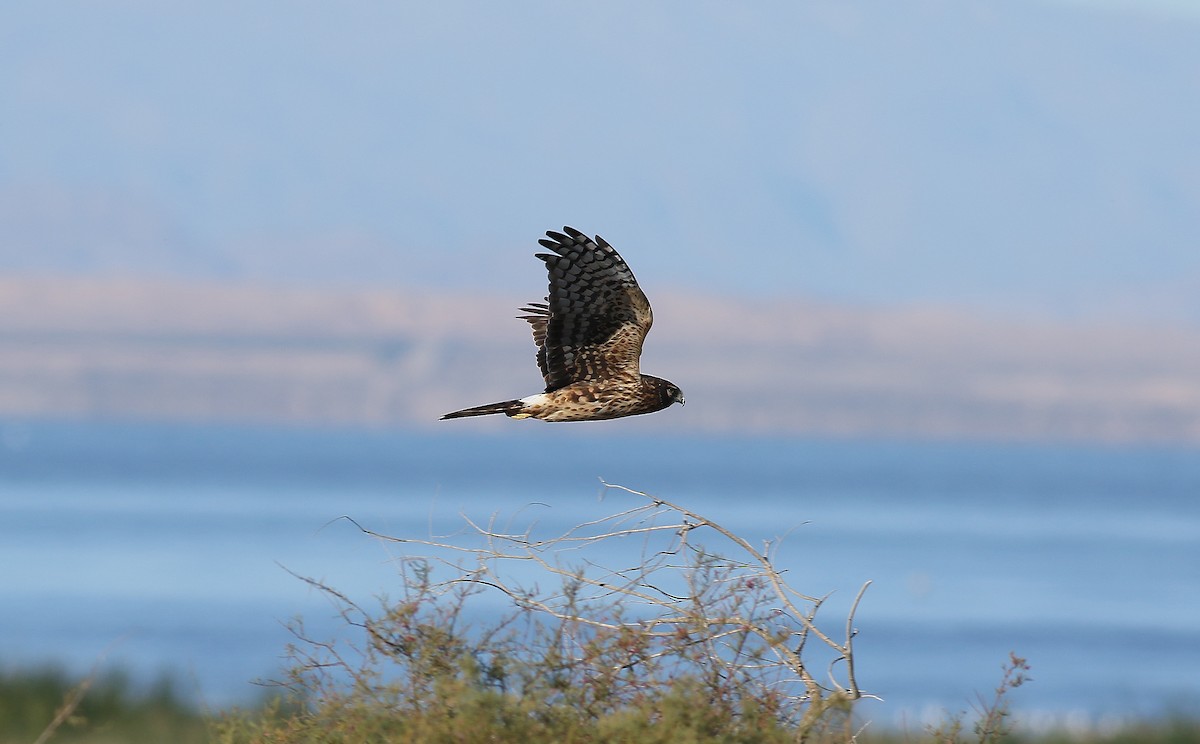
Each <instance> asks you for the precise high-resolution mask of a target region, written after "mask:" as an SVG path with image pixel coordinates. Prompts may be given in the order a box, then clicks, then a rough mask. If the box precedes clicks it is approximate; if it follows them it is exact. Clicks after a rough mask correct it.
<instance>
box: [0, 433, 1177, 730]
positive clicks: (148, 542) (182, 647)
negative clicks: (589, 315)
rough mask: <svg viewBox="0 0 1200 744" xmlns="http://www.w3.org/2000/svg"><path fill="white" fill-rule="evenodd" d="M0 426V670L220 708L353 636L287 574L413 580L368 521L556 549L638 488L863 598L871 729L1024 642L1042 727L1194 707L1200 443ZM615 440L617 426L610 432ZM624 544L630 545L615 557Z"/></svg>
mask: <svg viewBox="0 0 1200 744" xmlns="http://www.w3.org/2000/svg"><path fill="white" fill-rule="evenodd" d="M461 431H462V429H461V428H460V429H457V430H455V429H451V428H449V427H447V429H446V430H445V431H438V432H436V433H435V434H429V433H414V432H398V431H363V430H294V429H268V428H227V427H214V426H165V425H131V424H126V425H106V424H99V423H87V424H83V423H21V422H9V423H7V424H3V425H0V435H2V438H0V664H3V665H5V666H15V665H25V664H40V663H43V662H55V663H60V664H63V665H65V666H67V667H69V668H70V669H72V670H75V671H79V672H84V671H86V670H88V669H89V668H90V667H91V666H92V665H93V664H94V663H96V662H97V661H100V660H102V661H101V663H102V665H104V666H114V665H116V666H123V667H126V668H129V669H131V670H132V671H133V672H134V673H135V674H136V675H138V676H141V677H144V678H147V679H149V678H152V677H153V676H154V675H156V674H158V673H161V672H171V673H174V674H176V675H177V676H178V677H179V678H181V679H182V680H183V681H184V682H185V685H184V687H185V690H184V691H185V692H186V693H188V694H191V693H193V692H194V694H195V696H196V697H197V699H199V700H202V701H204V702H207V703H208V704H212V705H223V704H227V703H230V702H236V701H246V700H250V699H252V698H253V696H254V695H256V694H257V693H258V692H259V689H258V688H256V687H254V686H253V685H252V684H251V681H252V680H254V679H257V678H270V677H278V676H279V675H280V670H281V668H282V665H283V664H284V663H285V662H284V660H283V659H282V658H281V657H282V656H283V654H284V649H285V647H286V645H287V643H288V642H289V641H290V640H291V637H290V635H289V633H288V631H287V629H286V627H285V626H286V624H287V622H288V621H289V620H290V619H292V618H294V617H297V616H302V617H303V618H304V620H305V623H306V625H307V626H308V628H309V630H310V632H311V633H312V634H314V635H317V636H322V635H328V636H334V635H337V634H345V633H347V632H348V631H347V628H346V627H345V625H344V623H343V622H342V621H340V620H338V619H337V618H336V608H334V607H332V606H331V605H330V604H329V602H328V601H327V600H326V599H325V598H324V597H322V596H321V595H320V594H319V593H317V592H314V591H313V590H312V589H310V588H309V586H308V585H307V584H305V583H304V582H302V581H300V580H298V579H297V578H295V577H294V576H293V575H292V573H290V572H295V573H297V574H301V575H306V576H312V577H315V578H319V579H321V580H323V581H325V582H327V583H328V584H329V585H331V586H333V587H335V588H337V589H339V590H341V591H343V592H345V593H346V594H347V595H349V596H351V597H353V598H355V599H357V600H362V601H365V602H367V603H370V602H371V601H372V598H373V597H375V596H378V595H384V594H389V593H392V594H394V593H395V592H396V591H397V590H398V588H399V581H398V579H397V574H396V570H397V569H396V564H395V562H394V558H395V556H396V554H397V550H396V548H395V547H394V546H393V547H389V546H387V545H384V544H381V543H380V542H378V541H376V540H373V539H371V538H369V537H368V536H366V535H364V534H363V533H362V532H360V531H359V530H358V529H357V528H356V527H355V526H354V525H353V524H351V523H350V522H348V521H345V520H338V517H340V516H342V515H348V516H350V517H353V519H354V520H356V521H357V522H358V523H360V524H362V525H363V526H365V527H368V528H370V529H372V530H376V531H378V532H383V533H386V534H390V535H396V536H402V537H424V536H428V535H429V534H431V533H447V532H452V531H453V530H454V529H456V527H457V526H459V525H461V523H462V522H461V516H460V513H461V514H463V515H467V516H469V517H471V518H472V519H476V520H486V519H488V518H489V517H490V516H491V515H493V514H496V515H499V516H500V517H501V518H504V519H509V518H511V519H513V520H514V521H516V522H521V523H527V522H529V521H530V520H533V519H536V520H537V522H538V524H539V526H538V529H539V530H544V531H545V532H546V534H547V535H550V534H553V533H555V532H556V531H560V530H561V529H565V528H566V527H567V526H570V525H572V524H575V523H577V522H582V521H585V520H589V519H596V518H599V517H603V516H605V515H607V514H611V513H613V512H615V511H620V510H621V509H624V508H629V507H632V506H636V505H638V504H639V502H638V501H637V499H636V497H633V496H629V495H626V494H620V493H618V492H615V491H611V490H609V491H607V492H605V495H604V498H603V500H600V499H599V495H600V494H601V492H602V491H603V489H602V487H601V486H600V483H599V478H603V479H605V480H606V481H608V482H610V483H618V484H621V485H624V486H628V487H630V488H634V489H637V490H640V491H647V492H651V493H654V494H657V495H660V496H662V497H663V498H666V499H669V500H671V501H674V502H676V503H679V504H681V505H683V506H685V507H686V508H688V509H691V510H694V511H696V512H699V513H701V514H703V515H704V516H706V517H708V518H710V519H713V520H715V521H716V522H719V523H721V524H723V525H724V526H726V527H729V528H731V529H733V530H735V531H737V532H738V533H739V534H741V535H742V536H744V537H746V538H747V539H749V540H751V542H752V543H755V544H761V541H762V540H765V539H773V538H776V537H779V536H782V535H784V534H786V535H787V537H786V540H785V541H784V543H783V547H782V548H781V550H780V552H779V564H780V565H781V566H782V567H784V568H786V569H787V570H788V580H789V581H790V582H791V584H792V585H793V586H794V587H795V588H797V589H799V590H801V591H803V592H805V593H807V594H812V595H824V594H826V593H830V592H832V593H833V595H832V599H831V600H830V603H829V606H828V607H827V608H825V609H823V611H822V612H823V613H826V614H825V615H824V616H825V619H826V621H827V622H828V623H830V624H831V626H833V627H837V625H838V623H840V622H841V620H840V619H839V614H838V613H839V612H840V613H842V617H844V610H845V608H846V607H847V606H848V603H849V601H850V599H852V598H853V596H854V594H855V592H856V591H857V590H858V588H859V586H861V585H862V583H863V582H865V581H867V580H870V581H872V582H873V584H872V586H871V588H870V590H869V591H868V592H867V594H866V596H865V598H864V600H863V603H862V605H861V607H860V609H859V612H858V617H857V622H856V626H857V627H858V629H859V636H858V638H857V640H856V651H857V655H858V676H859V683H860V685H861V686H862V687H863V688H864V689H865V690H867V691H869V692H871V693H875V694H878V695H879V696H880V697H882V698H883V702H876V701H867V702H865V703H864V705H865V706H869V707H864V708H863V713H864V714H865V715H868V716H870V717H874V718H876V719H878V720H882V721H887V722H901V721H908V722H910V723H912V722H914V721H917V722H919V720H921V719H923V718H929V717H936V716H939V715H941V713H942V712H943V711H949V712H952V713H953V712H957V711H964V710H967V711H969V710H970V708H971V706H972V704H973V703H974V702H975V701H976V696H977V695H978V694H982V695H984V696H989V695H990V694H991V691H992V689H993V688H994V687H995V686H996V684H997V682H998V681H999V679H1000V671H1001V666H1002V665H1003V664H1004V663H1005V662H1006V661H1007V659H1008V654H1009V652H1010V651H1013V652H1016V653H1017V654H1019V655H1021V656H1023V657H1025V658H1027V659H1028V660H1029V663H1030V664H1031V666H1032V672H1031V676H1032V678H1033V681H1032V682H1030V683H1029V684H1028V685H1026V686H1024V687H1022V688H1021V689H1020V690H1018V691H1016V692H1015V693H1014V695H1013V702H1014V706H1015V708H1016V710H1017V712H1018V714H1020V715H1022V716H1025V717H1027V718H1031V719H1039V718H1041V719H1051V718H1052V719H1055V720H1064V719H1066V720H1090V721H1096V720H1101V719H1104V718H1105V717H1125V716H1146V715H1157V714H1161V713H1163V712H1169V711H1185V712H1191V713H1193V714H1197V713H1200V672H1198V671H1197V670H1198V669H1200V499H1198V497H1200V452H1197V451H1194V450H1186V449H1178V450H1171V449H1147V448H1115V447H1067V446H1031V445H996V444H945V443H901V442H882V441H835V442H830V441H815V440H806V439H771V438H742V439H719V438H701V437H678V436H675V437H655V436H650V435H641V436H638V435H630V434H628V431H630V429H621V430H620V431H622V432H624V433H622V434H621V435H620V436H616V435H606V430H605V429H604V427H603V426H599V427H591V428H589V427H586V426H584V427H572V426H569V425H564V426H558V427H555V426H541V427H538V426H536V425H535V426H529V425H528V424H526V425H520V424H513V425H512V426H511V427H508V428H505V429H501V430H498V433H497V434H495V435H479V434H461V433H458V432H461ZM609 431H611V430H609ZM616 549H619V548H616Z"/></svg>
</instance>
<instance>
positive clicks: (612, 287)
mask: <svg viewBox="0 0 1200 744" xmlns="http://www.w3.org/2000/svg"><path fill="white" fill-rule="evenodd" d="M563 231H564V232H565V233H566V234H565V235H564V234H563V233H558V232H554V231H549V232H547V233H546V235H547V237H549V240H547V239H545V238H543V239H541V240H539V241H538V242H539V243H540V244H541V245H542V246H544V247H546V248H549V249H550V250H551V251H553V253H539V254H537V257H538V258H540V259H542V260H543V261H545V262H546V268H547V269H548V270H549V272H550V289H549V293H548V294H547V296H546V301H545V302H544V303H542V302H531V303H529V304H528V305H527V306H525V307H523V308H521V312H522V313H525V314H524V315H520V316H517V317H518V318H519V319H520V320H525V321H528V322H529V325H530V327H531V328H532V330H533V340H534V343H536V344H537V363H538V367H539V368H540V369H541V371H542V377H543V378H544V379H545V381H546V390H545V392H542V393H538V394H536V395H530V396H528V397H526V398H520V399H518V400H506V401H503V402H501V403H492V404H491V405H486V406H477V407H475V408H465V409H463V410H461V411H454V412H453V413H447V414H446V415H445V416H442V419H452V418H462V417H464V416H486V415H487V414H490V413H503V414H505V415H506V416H511V417H512V418H518V419H522V418H537V419H542V420H543V421H599V420H602V419H614V418H620V417H622V416H635V415H637V414H641V413H653V412H655V411H661V410H662V409H664V408H666V407H668V406H670V405H671V404H672V403H679V404H680V405H683V402H684V400H683V393H682V392H680V390H679V388H678V387H676V386H675V385H674V384H672V383H670V382H668V381H666V380H663V379H660V378H658V377H651V376H650V375H643V374H642V373H641V369H640V367H639V364H638V360H639V358H640V357H641V355H642V341H643V340H645V338H646V333H648V332H649V331H650V324H651V323H652V322H653V321H654V316H653V314H652V313H651V312H650V302H649V301H647V300H646V295H645V294H643V293H642V290H641V288H640V287H638V283H637V280H636V279H634V278H633V272H632V271H630V270H629V266H627V265H626V264H625V261H624V259H622V258H621V256H620V255H619V254H618V253H617V252H616V250H614V249H613V247H612V246H611V245H609V244H608V243H607V242H606V241H605V240H604V238H601V237H600V236H599V235H597V236H596V239H595V240H592V239H591V238H589V237H588V236H586V235H584V234H583V233H581V232H580V231H578V230H576V229H575V228H573V227H564V228H563Z"/></svg>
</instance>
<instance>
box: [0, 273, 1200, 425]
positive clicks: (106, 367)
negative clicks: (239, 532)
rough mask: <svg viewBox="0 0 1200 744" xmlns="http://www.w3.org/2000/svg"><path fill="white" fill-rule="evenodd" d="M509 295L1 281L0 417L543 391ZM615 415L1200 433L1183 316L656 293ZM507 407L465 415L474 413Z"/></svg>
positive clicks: (411, 400) (285, 417)
mask: <svg viewBox="0 0 1200 744" xmlns="http://www.w3.org/2000/svg"><path fill="white" fill-rule="evenodd" d="M529 299H534V298H531V297H530V298H522V297H518V296H515V295H514V296H505V295H499V294H497V295H480V294H477V293H476V294H466V293H464V294H461V295H454V294H448V293H435V292H430V291H421V292H405V291H401V290H397V291H384V290H374V289H359V290H354V289H315V288H298V287H287V286H264V285H257V284H249V283H235V282H229V283H220V282H189V281H174V280H165V279H163V280H158V279H103V278H68V277H55V276H26V277H21V276H11V275H10V276H7V277H3V278H0V416H4V417H9V418H14V417H17V418H43V417H55V418H57V417H85V418H105V417H113V418H132V419H147V420H160V421H199V422H245V423H298V424H312V425H324V424H349V425H403V426H434V425H435V421H436V419H437V417H438V416H439V415H440V414H441V413H443V412H444V411H446V410H451V409H452V408H455V407H460V406H462V405H470V404H476V403H482V402H487V401H490V400H493V399H494V400H501V399H505V398H511V397H513V396H515V395H525V394H529V393H531V392H533V391H535V390H537V389H540V380H539V378H538V374H537V371H536V368H535V366H534V363H533V345H532V343H531V341H530V339H529V336H528V331H527V329H526V328H525V327H524V324H523V323H521V322H519V321H517V320H514V319H513V316H514V315H516V312H515V310H516V307H517V306H518V305H519V304H520V303H521V302H522V301H523V300H529ZM654 302H655V312H656V322H655V328H654V330H653V332H652V333H651V335H650V337H649V339H648V341H647V345H646V349H645V354H644V356H643V370H644V371H646V372H648V373H651V374H660V375H662V376H666V377H669V378H670V379H672V380H675V381H677V382H678V383H679V384H680V385H681V386H682V387H683V388H684V390H685V391H686V392H687V395H688V400H689V405H688V406H687V407H686V408H685V409H681V410H680V411H677V412H676V411H673V412H672V414H673V415H659V416H654V417H642V418H639V419H631V420H628V421H625V422H614V423H611V424H608V425H609V426H612V427H614V428H613V431H614V432H616V431H626V430H628V429H630V428H636V429H638V430H640V431H647V432H653V431H696V432H710V433H720V434H728V433H749V434H775V433H778V434H801V435H833V436H885V437H921V438H980V439H1004V440H1017V441H1042V440H1049V441H1096V442H1129V443H1167V444H1185V445H1193V444H1197V443H1200V332H1198V331H1191V330H1188V329H1184V328H1174V329H1169V328H1161V329H1154V328H1136V327H1114V326H1105V325H1098V324H1097V325H1085V324H1067V323H1062V322H1044V323H1034V322H1031V321H1020V322H1013V321H999V320H996V319H994V318H987V317H983V316H977V315H972V314H971V313H969V312H962V311H955V310H953V309H946V308H940V309H939V308H914V307H894V308H870V309H862V308H852V307H849V306H838V305H833V304H822V303H816V302H808V301H801V300H796V301H782V300H774V301H749V300H741V299H736V298H731V297H715V296H702V295H694V294H680V293H670V292H659V293H656V295H655V297H654ZM503 423H504V422H502V421H496V420H482V421H478V422H469V423H468V424H465V425H466V426H468V427H470V429H471V430H475V431H478V430H487V429H489V428H496V427H498V426H500V425H502V424H503Z"/></svg>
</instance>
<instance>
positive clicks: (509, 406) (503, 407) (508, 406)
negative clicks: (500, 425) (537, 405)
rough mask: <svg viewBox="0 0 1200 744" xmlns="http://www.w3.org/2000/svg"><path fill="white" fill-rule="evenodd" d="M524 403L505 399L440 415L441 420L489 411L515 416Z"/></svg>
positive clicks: (478, 414) (487, 412)
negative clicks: (500, 401)
mask: <svg viewBox="0 0 1200 744" xmlns="http://www.w3.org/2000/svg"><path fill="white" fill-rule="evenodd" d="M524 407H525V404H524V403H522V402H521V401H519V400H506V401H504V402H503V403H489V404H488V405H486V406H475V407H474V408H464V409H462V410H461V411H454V412H453V413H447V414H446V415H445V416H442V418H441V420H442V421H445V420H446V419H452V418H465V417H467V416H487V415H488V414H491V413H503V414H504V415H506V416H515V415H517V414H518V413H520V412H521V409H522V408H524Z"/></svg>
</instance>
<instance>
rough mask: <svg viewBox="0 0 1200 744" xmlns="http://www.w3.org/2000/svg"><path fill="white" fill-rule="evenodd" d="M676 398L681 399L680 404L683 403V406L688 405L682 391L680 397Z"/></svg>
mask: <svg viewBox="0 0 1200 744" xmlns="http://www.w3.org/2000/svg"><path fill="white" fill-rule="evenodd" d="M676 400H678V401H679V405H681V406H682V405H686V404H687V401H686V400H684V399H683V393H680V394H679V397H678V398H676Z"/></svg>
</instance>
